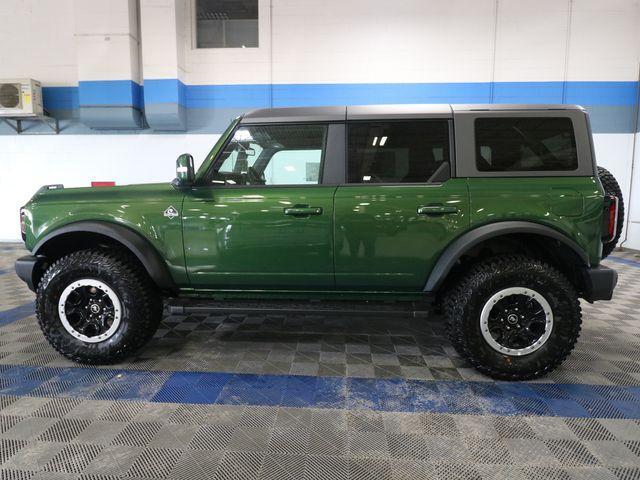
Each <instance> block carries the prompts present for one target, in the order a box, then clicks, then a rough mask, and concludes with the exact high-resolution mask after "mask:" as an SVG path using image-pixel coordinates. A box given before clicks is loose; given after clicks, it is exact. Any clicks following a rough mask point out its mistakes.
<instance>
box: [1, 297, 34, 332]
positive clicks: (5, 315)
mask: <svg viewBox="0 0 640 480" xmlns="http://www.w3.org/2000/svg"><path fill="white" fill-rule="evenodd" d="M34 313H35V306H34V304H33V302H29V303H25V304H24V305H19V306H17V307H13V308H10V309H9V310H4V311H2V312H0V327H3V326H5V325H8V324H10V323H13V322H15V321H17V320H22V319H23V318H27V317H29V316H31V315H33V314H34Z"/></svg>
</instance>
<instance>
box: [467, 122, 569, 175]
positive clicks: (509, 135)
mask: <svg viewBox="0 0 640 480" xmlns="http://www.w3.org/2000/svg"><path fill="white" fill-rule="evenodd" d="M475 136H476V167H477V169H478V171H480V172H536V171H562V170H565V171H571V170H576V169H577V168H578V154H577V150H576V138H575V135H574V132H573V124H572V122H571V119H570V118H561V117H529V118H524V117H514V118H506V117H500V118H495V117H494V118H478V119H476V120H475Z"/></svg>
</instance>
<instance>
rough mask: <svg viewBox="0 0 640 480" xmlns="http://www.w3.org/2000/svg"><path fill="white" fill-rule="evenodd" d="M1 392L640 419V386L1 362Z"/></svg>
mask: <svg viewBox="0 0 640 480" xmlns="http://www.w3.org/2000/svg"><path fill="white" fill-rule="evenodd" d="M0 387H1V388H0V395H18V396H35V397H66V398H69V397H73V398H84V399H102V400H138V401H146V402H162V403H186V404H222V405H253V406H284V407H314V408H339V409H370V410H380V411H398V412H439V413H455V414H469V415H534V416H546V417H581V418H620V419H640V387H637V386H609V385H583V384H579V385H572V384H542V383H526V382H522V383H516V382H496V383H492V382H465V381H445V380H433V381H430V380H405V379H365V378H342V377H312V376H297V375H254V374H232V373H218V372H205V373H203V372H161V371H159V372H154V371H138V370H119V369H99V368H79V367H71V368H55V367H34V366H13V365H0Z"/></svg>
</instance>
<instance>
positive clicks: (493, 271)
mask: <svg viewBox="0 0 640 480" xmlns="http://www.w3.org/2000/svg"><path fill="white" fill-rule="evenodd" d="M443 307H444V315H445V318H446V320H447V325H448V330H449V335H450V338H451V341H452V343H453V345H454V346H455V348H456V350H457V351H458V352H459V353H460V355H461V356H462V357H464V358H465V359H466V360H467V361H469V363H471V364H472V365H473V366H474V367H475V368H476V369H478V370H479V371H481V372H482V373H484V374H486V375H488V376H490V377H493V378H498V379H505V380H524V379H529V378H535V377H539V376H541V375H544V374H546V373H547V372H550V371H551V370H553V369H554V368H556V367H557V366H558V365H560V363H562V362H563V361H564V359H565V358H566V357H567V355H569V353H570V352H571V350H572V349H573V347H574V345H575V343H576V340H577V338H578V336H579V334H580V324H581V312H580V304H579V301H578V296H577V294H576V291H575V289H574V288H573V286H572V285H571V284H570V283H569V281H568V280H567V279H566V277H564V275H562V273H560V272H559V271H558V270H556V269H555V268H553V267H551V266H549V265H547V264H545V263H543V262H541V261H539V260H536V259H533V258H529V257H526V256H521V255H510V256H506V257H495V258H491V259H488V260H486V261H483V262H480V263H478V264H477V265H475V266H473V267H472V268H471V269H470V271H469V272H468V273H467V274H466V275H465V276H464V277H462V278H461V280H459V281H458V284H457V285H456V286H454V288H453V289H452V290H451V291H450V292H448V294H447V296H446V297H445V300H444V304H443Z"/></svg>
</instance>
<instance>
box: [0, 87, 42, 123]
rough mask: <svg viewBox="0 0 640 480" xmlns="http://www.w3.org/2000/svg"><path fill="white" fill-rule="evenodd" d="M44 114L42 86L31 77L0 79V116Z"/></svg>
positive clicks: (34, 115)
mask: <svg viewBox="0 0 640 480" xmlns="http://www.w3.org/2000/svg"><path fill="white" fill-rule="evenodd" d="M40 115H44V110H43V108H42V86H41V85H40V82H38V81H36V80H33V79H31V78H19V79H9V80H0V117H36V116H40Z"/></svg>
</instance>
